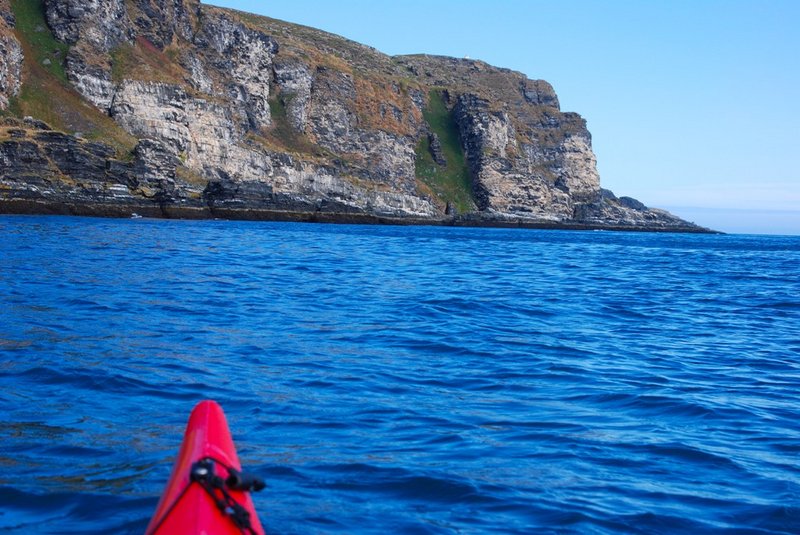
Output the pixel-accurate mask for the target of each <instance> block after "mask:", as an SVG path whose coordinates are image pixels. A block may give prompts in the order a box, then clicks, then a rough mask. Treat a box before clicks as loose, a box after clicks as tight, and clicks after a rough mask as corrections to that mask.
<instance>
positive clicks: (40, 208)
mask: <svg viewBox="0 0 800 535" xmlns="http://www.w3.org/2000/svg"><path fill="white" fill-rule="evenodd" d="M2 214H7V215H60V216H77V217H103V218H113V219H129V218H134V219H136V218H139V217H142V218H149V219H180V220H229V221H274V222H285V223H322V224H347V225H396V226H435V227H475V228H509V229H514V228H518V229H531V230H536V229H538V230H584V231H585V230H604V231H618V232H659V233H684V234H721V233H720V232H718V231H714V230H711V229H707V228H703V227H699V226H691V227H687V226H674V227H671V226H658V227H655V226H653V227H645V226H636V225H609V224H602V223H595V224H592V223H578V222H554V221H534V220H522V219H498V218H491V217H485V216H484V217H474V216H473V217H464V216H454V217H453V216H450V217H445V218H441V219H413V218H408V217H382V216H377V215H374V214H363V213H361V214H359V213H347V212H292V211H287V210H266V209H256V208H242V209H236V208H211V207H187V206H153V205H150V206H146V205H138V204H137V205H125V204H70V203H64V202H58V201H32V200H19V199H15V200H6V199H0V215H2Z"/></svg>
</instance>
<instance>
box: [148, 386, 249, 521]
mask: <svg viewBox="0 0 800 535" xmlns="http://www.w3.org/2000/svg"><path fill="white" fill-rule="evenodd" d="M245 477H246V476H245ZM240 480H241V465H240V463H239V458H238V456H237V455H236V448H235V446H234V444H233V439H232V437H231V433H230V430H229V429H228V423H227V421H226V419H225V414H224V412H223V411H222V408H221V407H220V406H219V405H218V404H217V403H216V402H214V401H210V400H207V401H201V402H200V403H198V404H197V406H196V407H195V408H194V410H193V411H192V414H191V416H190V417H189V422H188V423H187V425H186V432H185V433H184V436H183V442H182V444H181V448H180V451H179V453H178V457H177V459H176V460H175V465H174V466H173V468H172V474H171V475H170V478H169V481H168V482H167V486H166V489H165V490H164V493H163V494H162V495H161V500H160V501H159V503H158V506H157V507H156V512H155V514H154V515H153V518H152V520H151V521H150V525H149V526H148V527H147V531H146V532H145V533H146V535H184V534H185V535H189V534H213V535H217V534H219V535H227V534H231V535H238V534H242V533H245V534H248V535H251V534H259V535H260V534H263V533H264V530H263V528H262V527H261V523H260V522H259V520H258V515H257V514H256V511H255V507H254V505H253V500H252V498H251V497H250V493H249V492H247V491H246V490H241V488H242V487H243V486H242V485H239V484H237V483H238V482H240ZM261 486H262V487H263V484H261ZM256 489H257V490H258V487H256Z"/></svg>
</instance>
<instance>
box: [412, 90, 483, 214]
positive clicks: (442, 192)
mask: <svg viewBox="0 0 800 535" xmlns="http://www.w3.org/2000/svg"><path fill="white" fill-rule="evenodd" d="M423 115H424V117H425V121H426V122H427V123H428V125H429V126H430V129H431V131H432V132H433V133H434V134H436V135H437V136H438V138H439V142H440V144H441V152H442V155H443V156H444V159H445V160H446V161H447V165H439V164H438V163H436V162H435V161H434V159H433V156H432V155H431V150H430V140H429V139H428V137H427V136H425V137H423V138H422V139H421V140H420V141H419V143H418V144H417V150H416V154H417V158H416V175H417V179H419V180H420V181H422V182H423V183H424V184H425V185H427V186H428V187H429V188H430V189H431V190H432V191H433V192H434V193H435V194H436V196H437V197H439V199H440V200H441V201H442V202H443V203H450V205H451V206H453V207H455V208H456V210H458V212H459V213H466V212H471V211H473V210H475V201H474V199H473V196H472V178H471V176H470V172H469V166H468V165H467V159H466V157H465V155H464V149H463V148H462V146H461V140H460V139H459V135H458V127H457V126H456V124H455V121H454V120H453V114H452V112H451V111H450V110H448V109H447V106H446V105H445V103H444V99H443V98H442V93H441V92H440V91H436V90H432V91H431V92H430V93H429V98H428V106H427V107H426V108H425V111H424V112H423Z"/></svg>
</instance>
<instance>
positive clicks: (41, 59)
mask: <svg viewBox="0 0 800 535" xmlns="http://www.w3.org/2000/svg"><path fill="white" fill-rule="evenodd" d="M11 9H12V10H13V11H14V16H15V17H16V19H17V31H18V32H19V33H20V34H22V35H21V37H22V38H23V39H24V40H25V41H27V43H28V45H29V46H28V47H26V49H25V56H26V57H32V58H33V59H34V60H35V61H36V64H37V65H41V66H42V68H43V69H44V70H45V71H47V72H49V73H50V74H52V75H53V76H55V77H56V78H58V80H59V81H61V82H63V83H65V84H66V83H67V74H66V72H65V71H64V60H65V59H66V57H67V52H69V46H68V45H65V44H64V43H61V42H59V41H58V40H56V38H55V37H54V36H53V34H52V32H51V31H50V28H49V27H48V26H47V21H46V20H45V15H44V2H43V1H42V0H12V1H11ZM29 52H30V53H32V56H28V53H29Z"/></svg>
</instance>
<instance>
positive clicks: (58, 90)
mask: <svg viewBox="0 0 800 535" xmlns="http://www.w3.org/2000/svg"><path fill="white" fill-rule="evenodd" d="M11 7H12V10H13V11H14V16H15V17H16V20H17V28H16V34H17V37H18V39H19V41H20V44H21V45H22V50H23V53H24V55H25V58H26V61H25V66H24V71H23V76H22V87H21V90H20V94H19V95H18V96H17V97H14V98H12V99H11V102H10V106H9V112H10V114H12V115H15V116H17V117H19V118H22V117H25V116H31V117H34V118H36V119H39V120H42V121H44V122H46V123H48V124H49V125H51V126H52V127H53V128H55V129H57V130H62V131H64V132H68V133H71V134H74V133H76V132H81V133H82V135H83V136H84V137H86V138H88V139H96V140H102V141H104V142H105V143H108V144H109V145H111V146H113V147H114V148H115V149H116V150H117V153H118V155H119V156H120V157H126V156H127V155H129V154H130V152H131V151H132V150H133V147H134V146H135V145H136V138H134V137H133V136H131V135H130V134H128V133H127V132H125V130H123V129H122V127H120V126H119V125H118V124H117V123H115V122H114V120H113V119H111V118H110V117H109V116H107V115H106V114H104V113H103V112H101V111H100V110H98V109H97V108H94V107H92V106H87V105H86V102H85V101H84V100H83V99H82V98H81V96H80V95H79V94H78V93H77V92H76V91H75V90H74V89H73V88H72V87H71V86H70V85H69V82H68V81H67V75H66V73H65V71H64V61H65V59H66V56H67V54H68V52H69V46H68V45H66V44H64V43H61V42H59V41H57V40H56V38H55V37H54V36H53V33H52V32H51V31H50V28H49V27H48V25H47V21H46V20H45V13H44V3H43V2H42V0H12V2H11ZM31 60H32V61H31Z"/></svg>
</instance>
